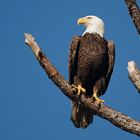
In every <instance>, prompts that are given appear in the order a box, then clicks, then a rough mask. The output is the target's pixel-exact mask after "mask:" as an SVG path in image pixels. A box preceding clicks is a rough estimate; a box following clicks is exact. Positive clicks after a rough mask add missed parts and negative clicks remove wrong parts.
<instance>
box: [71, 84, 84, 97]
mask: <svg viewBox="0 0 140 140" xmlns="http://www.w3.org/2000/svg"><path fill="white" fill-rule="evenodd" d="M72 87H74V88H75V89H76V90H77V95H78V96H79V95H80V94H81V93H86V90H85V89H84V88H83V87H82V86H81V85H78V86H76V85H72Z"/></svg>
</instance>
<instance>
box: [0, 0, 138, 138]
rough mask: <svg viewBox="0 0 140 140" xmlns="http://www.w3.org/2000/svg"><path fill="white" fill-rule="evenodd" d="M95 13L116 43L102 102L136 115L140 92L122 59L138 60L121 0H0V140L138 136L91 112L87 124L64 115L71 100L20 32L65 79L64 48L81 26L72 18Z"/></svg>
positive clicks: (135, 37)
mask: <svg viewBox="0 0 140 140" xmlns="http://www.w3.org/2000/svg"><path fill="white" fill-rule="evenodd" d="M86 15H96V16H99V17H101V18H102V19H103V20H104V22H105V27H106V28H105V31H106V32H105V37H106V39H108V40H109V39H111V40H114V42H115V44H116V63H115V68H114V72H113V75H112V79H111V82H110V86H109V88H108V90H107V92H106V94H105V95H104V96H102V98H103V99H104V100H105V104H106V105H108V106H110V107H112V108H115V109H117V110H119V111H120V112H123V113H125V114H128V115H129V116H131V117H133V118H135V119H138V120H140V110H139V106H140V95H139V94H138V93H137V91H136V89H135V88H134V87H133V85H132V84H131V82H130V81H129V80H128V72H127V62H128V61H129V60H135V61H136V62H137V64H138V65H139V66H140V55H139V52H140V42H139V36H138V35H137V32H136V29H135V27H134V26H133V24H132V21H131V18H130V16H129V15H128V10H127V8H126V5H125V3H124V1H123V0H115V1H114V0H107V1H103V0H102V1H101V0H69V1H66V0H11V1H8V0H1V1H0V17H1V18H0V19H1V20H0V40H1V41H0V49H1V55H0V64H1V69H0V77H1V80H0V140H58V139H60V140H65V139H66V140H72V139H73V140H75V139H78V140H85V139H86V140H91V139H98V140H102V139H106V140H113V139H115V140H117V139H118V140H121V139H127V140H132V139H133V140H138V137H137V136H135V135H132V134H129V133H126V132H124V131H122V130H120V129H119V128H117V127H114V126H113V125H112V124H110V123H109V122H108V121H106V120H103V119H101V118H99V117H97V116H95V118H94V122H93V124H92V125H90V126H89V127H88V128H87V129H84V130H83V129H76V128H75V127H74V126H73V124H72V122H71V121H70V113H71V105H70V100H69V99H67V98H66V97H65V96H64V95H63V94H62V93H61V91H60V90H59V89H58V88H57V87H56V86H55V85H54V84H53V83H52V82H51V81H50V80H49V79H48V77H47V76H46V74H45V72H44V71H43V69H42V68H41V67H40V65H39V64H38V62H37V61H36V59H35V57H34V56H33V54H32V52H31V50H30V48H29V47H27V46H25V45H24V36H23V34H24V33H25V32H28V33H31V34H33V35H34V36H35V38H36V40H37V42H38V44H39V45H40V47H41V48H42V50H43V51H44V53H45V54H46V55H47V56H48V57H49V59H50V60H51V62H52V63H53V64H54V65H55V66H56V68H57V69H58V70H59V71H60V73H61V74H62V75H63V76H64V77H65V78H66V79H68V67H67V66H68V61H67V58H68V51H69V45H70V42H71V39H72V37H73V36H74V35H80V34H82V32H83V31H84V27H82V26H77V24H76V20H77V19H78V18H79V17H82V16H86Z"/></svg>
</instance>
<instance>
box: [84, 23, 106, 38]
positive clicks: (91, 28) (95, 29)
mask: <svg viewBox="0 0 140 140" xmlns="http://www.w3.org/2000/svg"><path fill="white" fill-rule="evenodd" d="M86 33H93V34H99V35H100V36H101V37H103V36H104V28H103V27H99V26H98V27H97V26H95V25H87V26H86V30H85V32H84V33H83V34H82V36H84V35H85V34H86Z"/></svg>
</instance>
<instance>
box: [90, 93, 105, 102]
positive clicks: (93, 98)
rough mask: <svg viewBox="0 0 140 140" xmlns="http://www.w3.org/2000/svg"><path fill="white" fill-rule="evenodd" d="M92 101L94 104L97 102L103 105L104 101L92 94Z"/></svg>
mask: <svg viewBox="0 0 140 140" xmlns="http://www.w3.org/2000/svg"><path fill="white" fill-rule="evenodd" d="M92 100H93V101H94V102H97V103H98V104H101V103H104V100H102V99H100V98H99V97H98V96H97V93H94V94H93V96H92Z"/></svg>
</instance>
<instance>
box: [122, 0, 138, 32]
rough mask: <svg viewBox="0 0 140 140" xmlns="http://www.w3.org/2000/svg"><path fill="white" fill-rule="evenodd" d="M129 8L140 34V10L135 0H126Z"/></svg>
mask: <svg viewBox="0 0 140 140" xmlns="http://www.w3.org/2000/svg"><path fill="white" fill-rule="evenodd" d="M125 2H126V5H127V7H128V10H129V14H130V16H131V18H132V20H133V23H134V25H135V27H136V29H137V32H138V33H139V34H140V10H139V7H138V5H137V3H136V1H135V0H125Z"/></svg>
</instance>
